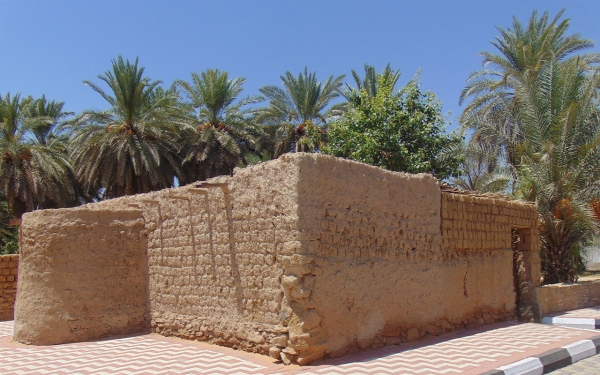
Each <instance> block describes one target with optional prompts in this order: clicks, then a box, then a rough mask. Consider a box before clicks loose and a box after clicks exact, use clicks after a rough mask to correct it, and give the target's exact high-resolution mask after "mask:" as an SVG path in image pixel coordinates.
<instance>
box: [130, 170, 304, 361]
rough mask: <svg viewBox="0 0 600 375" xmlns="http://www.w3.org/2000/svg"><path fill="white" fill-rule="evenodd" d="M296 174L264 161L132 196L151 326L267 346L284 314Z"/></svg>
mask: <svg viewBox="0 0 600 375" xmlns="http://www.w3.org/2000/svg"><path fill="white" fill-rule="evenodd" d="M297 179H298V169H297V167H296V166H295V164H294V163H286V162H278V163H269V164H265V165H259V166H255V167H253V168H248V169H243V170H237V171H236V174H235V176H234V177H233V178H227V177H225V178H220V179H215V180H211V184H212V185H208V186H209V187H207V188H200V189H195V188H194V186H191V187H189V186H188V187H184V188H178V189H170V190H168V191H164V192H161V193H159V194H154V195H153V196H152V198H151V199H148V198H139V199H138V200H137V202H138V203H139V207H140V208H141V209H142V210H143V212H144V218H145V219H146V226H147V230H148V233H149V244H148V255H149V265H150V299H151V315H152V327H153V330H154V331H155V332H158V333H161V334H164V335H174V336H179V337H183V338H188V339H198V340H203V341H208V342H211V343H215V344H220V345H227V346H231V347H234V348H240V349H244V350H248V351H255V352H259V353H263V354H267V353H268V351H269V348H270V346H271V345H270V344H269V343H270V341H271V340H272V339H274V338H277V337H278V336H280V335H282V334H284V333H285V332H287V327H286V324H287V323H286V322H287V321H288V320H289V317H288V315H290V314H289V307H288V306H287V303H286V301H285V299H284V297H283V292H282V290H281V285H280V284H281V275H282V273H283V268H284V267H285V264H287V263H289V258H290V256H291V255H292V254H293V253H294V252H295V251H296V249H297V247H296V246H295V241H296V237H297V235H298V230H297V213H296V209H297V207H296V199H297V193H296V182H297ZM202 186H207V185H202Z"/></svg>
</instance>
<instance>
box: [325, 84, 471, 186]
mask: <svg viewBox="0 0 600 375" xmlns="http://www.w3.org/2000/svg"><path fill="white" fill-rule="evenodd" d="M394 84H395V81H394V80H389V79H388V78H387V76H386V75H385V73H384V74H380V75H379V77H378V78H377V92H376V93H375V95H372V94H373V92H371V91H369V90H367V89H364V88H363V89H359V90H351V91H350V92H348V93H347V94H346V97H347V98H348V102H349V108H348V111H347V113H346V114H345V115H344V116H343V117H342V118H341V119H339V120H338V121H335V122H333V123H332V124H331V125H330V126H329V129H328V134H327V135H328V141H329V144H328V146H327V147H326V148H325V152H327V153H330V154H332V155H335V156H340V157H345V158H349V159H352V160H357V161H361V162H364V163H368V164H372V165H376V166H378V167H381V168H384V169H388V170H392V171H402V172H409V173H421V172H427V173H432V174H433V175H435V176H436V177H438V178H440V179H444V178H447V177H449V176H451V175H453V174H454V173H456V171H457V167H458V163H459V160H458V159H456V158H452V157H451V158H446V159H444V160H442V159H440V157H439V156H440V155H441V153H442V151H443V150H444V149H445V148H447V147H450V146H451V145H452V144H455V143H458V142H460V140H461V138H460V137H459V136H458V135H456V134H446V133H445V128H446V125H447V121H446V119H445V118H444V116H443V115H442V113H441V107H442V106H441V103H440V102H439V100H437V99H436V97H435V95H434V94H433V93H431V92H423V91H422V90H421V88H420V86H419V81H418V79H417V80H415V81H412V82H410V83H409V84H408V85H407V86H405V87H403V88H402V89H401V90H399V91H398V92H394V91H393V88H394Z"/></svg>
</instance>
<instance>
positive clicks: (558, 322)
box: [542, 316, 600, 329]
mask: <svg viewBox="0 0 600 375" xmlns="http://www.w3.org/2000/svg"><path fill="white" fill-rule="evenodd" d="M542 324H550V325H553V326H561V327H569V328H579V329H600V319H594V318H564V317H558V316H546V317H544V318H543V319H542Z"/></svg>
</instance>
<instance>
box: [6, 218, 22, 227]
mask: <svg viewBox="0 0 600 375" xmlns="http://www.w3.org/2000/svg"><path fill="white" fill-rule="evenodd" d="M8 224H9V225H12V226H15V227H18V226H19V225H21V219H10V220H8Z"/></svg>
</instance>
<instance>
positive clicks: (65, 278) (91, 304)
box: [14, 207, 149, 345]
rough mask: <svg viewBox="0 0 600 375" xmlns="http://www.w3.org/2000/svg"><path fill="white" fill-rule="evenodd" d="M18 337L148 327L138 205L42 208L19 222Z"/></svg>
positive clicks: (40, 339) (54, 339) (69, 338)
mask: <svg viewBox="0 0 600 375" xmlns="http://www.w3.org/2000/svg"><path fill="white" fill-rule="evenodd" d="M20 230H21V244H20V245H21V246H20V264H19V289H18V294H17V297H18V298H17V303H16V306H15V336H14V337H15V340H17V341H19V342H22V343H27V344H29V343H34V344H38V345H50V344H59V343H64V342H74V341H85V340H91V339H97V338H100V337H105V336H109V335H118V334H125V333H130V332H139V331H141V330H143V329H144V328H147V327H149V324H148V323H149V322H148V320H149V316H148V276H147V275H148V264H147V260H146V247H147V245H146V242H147V241H146V235H145V233H144V232H143V230H144V221H143V219H142V215H141V212H140V211H139V210H126V209H123V210H103V209H101V208H99V207H95V208H94V209H90V208H74V209H62V210H43V211H36V212H33V213H28V214H25V215H24V217H23V221H22V224H21V228H20Z"/></svg>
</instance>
